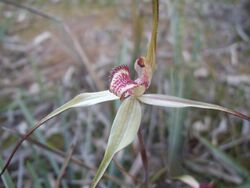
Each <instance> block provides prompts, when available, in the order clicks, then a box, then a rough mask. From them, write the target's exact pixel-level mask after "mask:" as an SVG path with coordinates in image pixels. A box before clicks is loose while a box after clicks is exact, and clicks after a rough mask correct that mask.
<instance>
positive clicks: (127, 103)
mask: <svg viewBox="0 0 250 188" xmlns="http://www.w3.org/2000/svg"><path fill="white" fill-rule="evenodd" d="M140 122H141V106H140V103H139V102H138V101H137V100H136V99H135V98H133V97H129V98H127V99H125V100H124V101H123V103H122V104H121V106H120V108H119V110H118V112H117V115H116V117H115V119H114V122H113V125H112V128H111V131H110V136H109V140H108V144H107V149H106V151H105V154H104V157H103V160H102V162H101V164H100V166H99V169H98V171H97V173H96V175H95V177H94V179H93V182H92V185H91V188H94V187H96V185H97V183H98V182H99V181H100V179H101V177H102V176H103V174H104V172H105V170H106V169H107V167H108V165H109V163H110V162H111V160H112V158H113V156H114V155H115V153H116V152H118V151H119V150H121V149H123V148H124V147H126V146H128V145H129V144H130V143H131V142H132V141H133V140H134V139H135V137H136V135H137V132H138V129H139V126H140Z"/></svg>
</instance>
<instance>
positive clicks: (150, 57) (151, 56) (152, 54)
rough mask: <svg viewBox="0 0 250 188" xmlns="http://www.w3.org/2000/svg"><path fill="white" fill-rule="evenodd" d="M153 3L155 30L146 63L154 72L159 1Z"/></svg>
mask: <svg viewBox="0 0 250 188" xmlns="http://www.w3.org/2000/svg"><path fill="white" fill-rule="evenodd" d="M152 3H153V6H152V7H153V29H152V33H151V39H150V42H149V46H148V50H147V55H146V63H148V64H149V65H150V67H151V68H152V70H153V71H154V70H155V69H156V63H155V56H156V43H157V29H158V20H159V1H158V0H152Z"/></svg>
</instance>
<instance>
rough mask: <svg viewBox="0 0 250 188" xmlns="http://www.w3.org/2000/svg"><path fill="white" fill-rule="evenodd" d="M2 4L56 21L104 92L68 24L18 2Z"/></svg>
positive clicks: (2, 0)
mask: <svg viewBox="0 0 250 188" xmlns="http://www.w3.org/2000/svg"><path fill="white" fill-rule="evenodd" d="M0 2H3V3H5V4H9V5H12V6H15V7H18V8H21V9H25V10H27V11H29V12H31V13H33V14H36V15H39V16H41V17H43V18H46V19H49V20H50V21H51V20H52V21H54V22H56V23H57V24H58V25H59V26H61V27H62V28H63V31H64V32H65V33H66V34H67V35H68V36H69V38H70V40H71V42H72V44H73V47H74V49H75V51H76V53H77V55H78V57H79V59H80V61H81V62H82V64H83V65H84V66H85V68H86V69H87V71H88V73H89V74H90V76H91V78H92V79H93V80H94V82H95V85H96V87H97V89H98V90H104V88H105V87H104V86H105V85H104V83H103V81H102V80H101V79H100V78H99V77H98V76H97V74H96V72H95V71H94V69H93V67H92V66H91V63H90V60H89V59H88V57H87V55H86V54H85V52H84V51H83V49H82V47H81V45H80V43H79V42H78V40H77V39H76V37H75V36H74V35H73V33H72V32H71V30H70V28H69V27H68V26H67V24H65V23H64V22H63V21H62V20H61V19H59V18H57V17H55V16H54V15H51V14H49V13H44V12H42V11H41V10H38V9H36V8H33V7H30V6H28V5H23V4H19V3H17V2H14V1H9V0H1V1H0Z"/></svg>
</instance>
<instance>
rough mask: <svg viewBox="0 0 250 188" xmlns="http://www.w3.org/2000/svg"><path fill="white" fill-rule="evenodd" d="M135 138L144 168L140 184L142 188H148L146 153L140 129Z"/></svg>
mask: <svg viewBox="0 0 250 188" xmlns="http://www.w3.org/2000/svg"><path fill="white" fill-rule="evenodd" d="M137 137H138V140H139V148H140V153H141V159H142V164H143V168H144V182H143V184H142V187H143V188H148V157H147V152H146V148H145V145H144V141H143V136H142V128H141V127H140V128H139V130H138V133H137Z"/></svg>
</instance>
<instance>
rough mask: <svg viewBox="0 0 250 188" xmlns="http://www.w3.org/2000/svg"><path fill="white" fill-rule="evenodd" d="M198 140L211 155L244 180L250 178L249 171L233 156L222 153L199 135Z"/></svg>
mask: <svg viewBox="0 0 250 188" xmlns="http://www.w3.org/2000/svg"><path fill="white" fill-rule="evenodd" d="M197 138H198V139H199V141H200V142H201V143H202V144H203V145H204V146H206V147H207V148H208V150H209V151H210V152H211V154H212V155H213V156H214V157H215V158H217V159H218V160H219V161H221V162H222V163H223V164H224V165H225V166H226V167H228V168H230V169H233V170H234V171H236V172H237V173H238V174H240V175H241V176H243V177H244V178H249V177H250V172H249V170H248V169H246V168H245V167H244V166H243V165H241V164H239V162H238V161H237V160H235V159H233V158H232V157H231V156H229V155H228V154H226V153H225V152H223V151H221V150H220V149H218V148H217V147H215V146H213V145H212V144H211V143H210V142H209V141H208V140H207V139H205V138H203V137H201V136H199V135H197Z"/></svg>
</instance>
